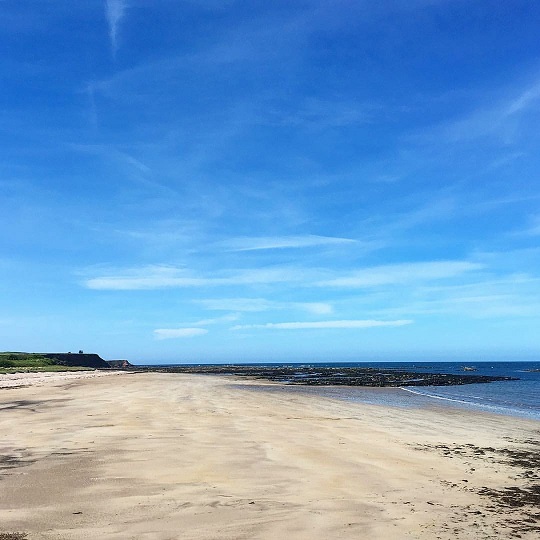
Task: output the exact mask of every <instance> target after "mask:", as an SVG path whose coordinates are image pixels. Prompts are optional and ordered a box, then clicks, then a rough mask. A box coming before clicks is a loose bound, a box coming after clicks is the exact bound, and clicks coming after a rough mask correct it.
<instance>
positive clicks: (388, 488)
mask: <svg viewBox="0 0 540 540" xmlns="http://www.w3.org/2000/svg"><path fill="white" fill-rule="evenodd" d="M96 373H97V372H96ZM54 375H55V376H54V377H53V376H50V377H45V378H41V379H39V384H36V381H34V382H32V377H31V376H27V377H22V379H23V380H22V381H19V383H17V384H16V385H11V387H10V388H2V389H0V409H1V414H0V533H13V532H20V533H26V534H27V538H28V539H30V540H32V539H50V540H52V539H54V540H58V539H65V540H71V539H88V538H106V539H119V540H120V539H121V540H125V539H145V540H172V539H180V538H182V539H208V540H209V539H283V538H287V539H342V538H343V539H349V538H351V539H352V538H354V539H364V538H365V539H401V538H404V539H407V538H417V539H451V538H452V539H455V538H457V539H462V538H463V539H465V538H467V539H473V538H474V539H482V538H524V539H533V538H537V537H538V534H539V531H540V511H539V510H538V504H537V505H536V506H535V505H534V504H532V503H531V501H534V492H533V491H532V490H533V489H537V486H538V484H539V476H538V462H537V461H536V462H535V461H534V456H535V455H536V456H537V455H538V450H539V446H538V440H539V439H540V423H539V422H534V421H526V420H520V419H515V418H510V417H504V416H496V415H488V414H483V413H474V412H468V411H464V410H455V409H444V408H432V409H398V408H391V407H379V406H370V405H363V404H358V403H349V402H340V401H337V400H332V399H328V398H319V397H317V396H312V395H306V394H300V393H295V392H265V391H254V390H252V389H250V388H249V387H250V386H253V385H254V384H257V385H259V384H260V383H253V382H250V381H246V380H242V381H236V380H234V379H231V378H220V377H215V376H197V375H185V374H161V373H144V374H122V375H118V374H113V373H111V374H105V375H100V376H90V375H91V374H87V376H86V377H85V376H84V374H79V376H77V374H69V375H61V374H54ZM3 377H4V379H3V380H4V381H5V380H6V377H8V376H3ZM1 383H2V381H0V386H2V384H1ZM231 383H234V385H233V384H231ZM4 386H8V385H7V384H4ZM534 486H536V488H535V487H534ZM509 494H513V498H512V497H511V498H510V499H509V498H508V497H509ZM505 497H506V498H505ZM509 501H510V502H509ZM512 501H514V503H515V504H514V503H512ZM0 536H1V534H0Z"/></svg>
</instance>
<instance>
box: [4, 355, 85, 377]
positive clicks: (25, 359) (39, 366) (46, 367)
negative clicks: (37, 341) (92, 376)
mask: <svg viewBox="0 0 540 540" xmlns="http://www.w3.org/2000/svg"><path fill="white" fill-rule="evenodd" d="M87 369H89V368H87V367H82V366H65V365H59V364H58V363H57V362H56V360H55V359H54V358H44V357H43V356H41V355H40V354H36V353H18V352H17V353H15V352H5V353H0V373H15V372H28V371H80V370H87Z"/></svg>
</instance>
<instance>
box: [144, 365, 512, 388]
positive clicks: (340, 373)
mask: <svg viewBox="0 0 540 540" xmlns="http://www.w3.org/2000/svg"><path fill="white" fill-rule="evenodd" d="M138 369H139V370H142V371H163V372H174V373H196V374H208V375H236V376H245V377H251V378H254V379H266V380H269V381H274V382H278V383H283V384H291V385H292V384H298V385H307V386H330V385H332V386H334V385H337V386H433V385H436V386H451V385H460V384H473V383H488V382H494V381H511V380H517V379H514V378H513V377H494V376H486V375H461V374H460V375H455V374H448V373H418V372H414V371H413V372H411V371H401V370H394V369H390V368H384V369H381V368H373V367H343V366H335V367H328V366H314V365H298V366H290V365H279V366H278V365H275V366H264V365H249V364H245V365H215V364H214V365H183V366H181V365H177V366H167V367H150V366H140V367H139V368H138Z"/></svg>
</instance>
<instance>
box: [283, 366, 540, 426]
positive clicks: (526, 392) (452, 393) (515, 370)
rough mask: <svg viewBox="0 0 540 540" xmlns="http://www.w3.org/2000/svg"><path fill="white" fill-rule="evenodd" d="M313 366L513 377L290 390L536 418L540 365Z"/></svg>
mask: <svg viewBox="0 0 540 540" xmlns="http://www.w3.org/2000/svg"><path fill="white" fill-rule="evenodd" d="M302 365H304V366H305V365H309V364H302ZM313 365H314V366H321V365H324V366H336V367H337V366H347V367H374V368H380V369H384V370H385V371H391V370H396V371H408V372H416V373H450V374H457V375H466V374H467V373H468V370H474V373H471V374H474V375H492V376H504V377H515V378H517V379H519V380H516V381H501V382H491V383H481V384H464V385H456V386H410V387H400V388H382V389H378V388H364V387H354V386H352V387H351V386H348V387H342V386H332V387H328V386H326V387H325V386H316V387H309V386H305V387H300V386H294V387H293V388H294V389H295V390H297V391H300V392H305V393H310V394H318V395H323V396H326V397H331V398H334V399H342V400H347V401H356V402H362V403H368V404H372V405H386V406H393V407H424V406H429V405H440V406H449V407H461V408H468V409H475V410H483V411H485V412H493V413H497V414H506V415H511V416H519V417H522V418H529V419H535V420H540V362H478V363H475V364H467V365H464V364H463V363H458V362H373V363H371V362H370V363H346V364H336V363H331V364H313ZM465 368H467V370H465Z"/></svg>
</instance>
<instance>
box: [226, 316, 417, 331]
mask: <svg viewBox="0 0 540 540" xmlns="http://www.w3.org/2000/svg"><path fill="white" fill-rule="evenodd" d="M413 322H414V321H412V320H409V319H400V320H396V321H376V320H372V319H365V320H342V321H310V322H277V323H264V324H238V325H236V326H233V327H232V328H231V330H251V329H257V328H261V329H269V330H272V329H275V330H323V329H339V328H341V329H354V328H380V327H396V326H406V325H409V324H412V323H413Z"/></svg>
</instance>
